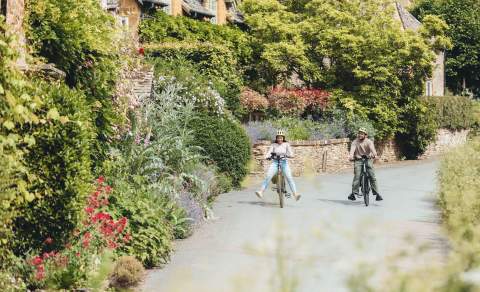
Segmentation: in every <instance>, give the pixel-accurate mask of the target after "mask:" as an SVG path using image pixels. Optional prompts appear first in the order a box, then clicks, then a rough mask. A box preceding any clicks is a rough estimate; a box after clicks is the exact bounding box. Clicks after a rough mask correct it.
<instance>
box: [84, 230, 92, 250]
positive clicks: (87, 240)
mask: <svg viewBox="0 0 480 292" xmlns="http://www.w3.org/2000/svg"><path fill="white" fill-rule="evenodd" d="M91 238H92V234H91V233H90V232H88V231H87V232H85V234H84V235H83V240H82V245H83V247H84V248H87V247H89V246H90V239H91Z"/></svg>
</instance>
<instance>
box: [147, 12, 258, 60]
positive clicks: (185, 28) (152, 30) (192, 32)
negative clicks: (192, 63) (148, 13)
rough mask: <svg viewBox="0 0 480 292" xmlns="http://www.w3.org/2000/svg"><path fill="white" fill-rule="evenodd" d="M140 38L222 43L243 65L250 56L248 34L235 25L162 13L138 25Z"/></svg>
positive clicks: (153, 40)
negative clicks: (215, 23)
mask: <svg viewBox="0 0 480 292" xmlns="http://www.w3.org/2000/svg"><path fill="white" fill-rule="evenodd" d="M140 38H141V40H142V42H144V43H164V42H174V41H186V42H200V43H203V42H210V43H215V44H222V45H225V46H227V47H228V48H229V49H230V50H231V51H233V52H234V53H235V56H236V58H237V59H238V60H239V61H243V62H244V64H248V63H249V60H250V58H251V54H252V49H251V46H250V40H249V36H248V34H247V33H245V32H243V31H241V30H240V29H239V28H237V27H235V26H229V25H214V24H212V23H209V22H204V21H197V20H194V19H191V18H189V17H176V16H175V17H173V16H170V15H167V14H165V13H163V12H157V13H155V14H154V15H153V17H151V18H148V19H146V20H144V21H142V22H141V24H140Z"/></svg>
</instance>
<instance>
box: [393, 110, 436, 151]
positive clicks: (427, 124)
mask: <svg viewBox="0 0 480 292" xmlns="http://www.w3.org/2000/svg"><path fill="white" fill-rule="evenodd" d="M401 121H402V123H403V124H404V125H403V126H402V129H403V130H402V131H400V132H399V133H398V134H397V135H396V137H395V138H396V141H397V143H398V145H399V146H400V149H401V152H402V154H403V155H405V157H406V158H407V159H416V158H417V157H418V156H419V155H421V154H422V153H423V152H424V151H425V150H426V149H427V146H428V145H429V144H430V142H432V141H433V140H434V139H435V136H436V133H437V128H438V125H437V123H436V121H435V113H434V111H433V109H431V108H429V107H428V105H427V104H426V103H425V102H423V101H413V102H411V103H410V104H408V105H407V106H406V107H405V108H404V109H403V113H402V115H401Z"/></svg>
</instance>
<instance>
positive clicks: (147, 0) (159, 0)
mask: <svg viewBox="0 0 480 292" xmlns="http://www.w3.org/2000/svg"><path fill="white" fill-rule="evenodd" d="M138 2H140V4H142V5H143V3H144V2H145V3H152V4H159V5H163V6H168V5H170V1H168V0H138Z"/></svg>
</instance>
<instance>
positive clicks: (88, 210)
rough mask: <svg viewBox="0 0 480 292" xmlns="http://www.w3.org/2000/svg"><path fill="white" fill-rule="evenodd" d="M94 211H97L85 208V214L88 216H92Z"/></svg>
mask: <svg viewBox="0 0 480 292" xmlns="http://www.w3.org/2000/svg"><path fill="white" fill-rule="evenodd" d="M93 211H95V209H93V208H92V207H86V208H85V212H87V214H92V213H93Z"/></svg>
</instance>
